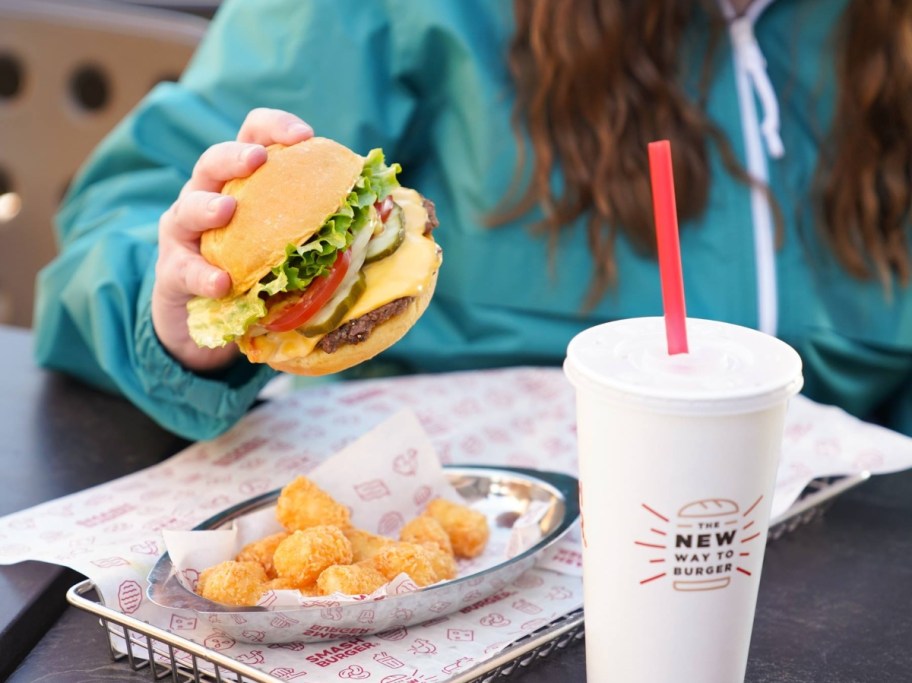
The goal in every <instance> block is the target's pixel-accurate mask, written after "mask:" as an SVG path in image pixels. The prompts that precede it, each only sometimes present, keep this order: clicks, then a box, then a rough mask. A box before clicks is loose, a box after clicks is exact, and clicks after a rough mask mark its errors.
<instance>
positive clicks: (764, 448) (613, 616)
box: [564, 318, 802, 683]
mask: <svg viewBox="0 0 912 683" xmlns="http://www.w3.org/2000/svg"><path fill="white" fill-rule="evenodd" d="M687 332H688V342H689V346H690V353H688V354H679V355H675V356H669V355H668V354H667V352H666V350H665V343H666V342H665V326H664V321H663V319H662V318H637V319H630V320H622V321H618V322H612V323H607V324H605V325H600V326H598V327H594V328H591V329H589V330H586V331H585V332H582V333H581V334H579V335H577V336H576V337H575V338H574V339H573V340H572V341H571V343H570V345H569V347H568V349H567V359H566V362H565V364H564V370H565V372H566V374H567V376H568V378H569V379H570V381H571V382H572V383H573V385H574V386H575V387H576V397H577V426H578V437H579V466H580V483H581V486H580V499H581V500H580V502H581V509H582V519H583V576H584V601H585V624H586V670H587V678H588V680H589V681H590V683H606V682H611V683H634V682H635V683H672V682H673V683H733V682H736V681H742V680H743V679H744V672H745V668H746V665H747V652H748V646H749V644H750V634H751V628H752V625H753V617H754V608H755V605H756V599H757V588H758V585H759V582H760V569H761V565H762V563H763V551H764V547H765V544H766V534H767V528H768V523H769V510H770V504H771V501H772V493H773V487H774V484H775V479H776V468H777V464H778V460H779V451H780V446H781V440H782V431H783V424H784V420H785V410H786V405H787V403H788V399H789V398H790V397H792V396H794V395H795V394H796V393H797V392H798V391H799V390H800V388H801V384H802V377H801V360H800V358H799V357H798V354H797V353H796V352H795V351H794V350H793V349H792V348H791V347H789V346H788V345H787V344H785V343H783V342H782V341H780V340H778V339H776V338H774V337H771V336H769V335H765V334H762V333H760V332H757V331H755V330H750V329H747V328H743V327H738V326H735V325H729V324H726V323H719V322H714V321H708V320H698V319H692V318H691V319H688V320H687Z"/></svg>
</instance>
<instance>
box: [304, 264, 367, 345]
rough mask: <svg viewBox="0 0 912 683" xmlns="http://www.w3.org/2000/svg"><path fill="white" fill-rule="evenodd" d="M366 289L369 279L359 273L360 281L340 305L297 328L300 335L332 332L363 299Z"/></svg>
mask: <svg viewBox="0 0 912 683" xmlns="http://www.w3.org/2000/svg"><path fill="white" fill-rule="evenodd" d="M366 289H367V278H366V277H364V273H358V279H357V280H355V281H354V282H353V283H352V286H351V289H349V290H348V294H346V295H345V297H344V298H343V299H341V300H340V301H339V303H338V304H336V305H335V306H332V307H330V306H327V308H328V309H329V310H327V311H325V312H321V313H319V314H318V315H317V316H316V317H315V318H313V319H311V321H310V322H308V323H306V324H305V325H302V326H301V327H299V328H297V331H298V333H299V334H303V335H304V336H305V337H319V336H320V335H324V334H327V333H329V332H332V331H333V330H334V329H336V328H337V327H338V326H339V323H341V322H342V318H344V317H345V314H346V313H348V312H349V311H350V310H351V309H352V306H354V305H355V303H356V302H357V301H358V299H360V298H361V295H362V294H364V290H366Z"/></svg>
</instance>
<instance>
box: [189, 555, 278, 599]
mask: <svg viewBox="0 0 912 683" xmlns="http://www.w3.org/2000/svg"><path fill="white" fill-rule="evenodd" d="M267 581H268V578H267V576H266V571H265V570H264V569H263V567H262V566H260V563H259V562H237V561H236V560H226V561H225V562H222V563H220V564H217V565H215V566H214V567H209V568H208V569H204V570H203V572H202V573H201V574H200V578H199V583H198V584H197V592H198V593H199V594H200V595H202V596H203V597H204V598H206V599H207V600H212V601H214V602H221V603H223V604H225V605H246V606H251V605H255V604H256V603H257V600H259V599H260V596H261V595H262V594H263V586H264V585H265V584H266V582H267Z"/></svg>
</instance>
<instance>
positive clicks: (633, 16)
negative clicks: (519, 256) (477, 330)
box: [495, 0, 912, 305]
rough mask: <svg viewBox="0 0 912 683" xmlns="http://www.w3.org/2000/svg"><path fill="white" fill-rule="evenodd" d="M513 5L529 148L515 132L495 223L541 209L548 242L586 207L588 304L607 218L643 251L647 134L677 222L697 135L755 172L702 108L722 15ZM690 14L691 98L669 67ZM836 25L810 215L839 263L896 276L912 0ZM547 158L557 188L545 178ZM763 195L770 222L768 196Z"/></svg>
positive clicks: (689, 195)
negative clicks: (513, 168)
mask: <svg viewBox="0 0 912 683" xmlns="http://www.w3.org/2000/svg"><path fill="white" fill-rule="evenodd" d="M514 11H515V15H516V25H517V28H516V33H515V36H514V39H513V42H512V44H511V46H510V53H509V68H510V72H511V75H512V77H513V80H514V84H515V87H516V93H517V97H516V104H515V109H514V112H513V118H514V129H515V130H516V132H517V139H518V141H519V148H520V159H519V162H518V164H519V165H518V168H519V169H522V168H524V165H525V162H526V156H527V155H528V150H527V145H526V138H525V135H524V133H527V134H528V140H529V144H530V146H531V149H532V155H533V158H534V160H533V163H532V167H531V168H532V171H531V177H529V182H528V184H527V185H526V187H525V189H524V191H523V193H522V195H521V196H520V198H519V199H518V200H517V199H515V195H513V194H511V195H508V199H507V205H508V206H509V208H508V209H507V210H505V211H501V212H500V213H499V214H498V215H497V216H496V217H495V221H501V220H506V219H509V218H513V217H516V216H518V215H521V214H523V213H525V212H526V211H528V210H529V209H530V208H531V207H532V206H533V205H535V204H536V203H538V204H540V205H541V207H542V209H543V211H544V219H543V220H542V223H541V225H540V226H538V227H539V228H540V229H542V230H543V231H544V232H545V233H546V234H547V235H548V238H549V239H550V240H551V242H552V244H556V242H557V238H558V235H559V233H560V231H561V230H562V229H563V228H564V227H565V226H568V225H570V224H571V223H572V222H574V221H575V220H576V219H578V218H579V217H581V216H585V217H586V222H587V235H588V241H589V246H590V250H591V253H592V258H593V261H594V266H595V271H594V272H595V275H594V278H593V282H592V286H591V288H590V292H589V297H588V300H587V302H586V303H587V305H592V304H594V303H595V302H596V301H597V300H598V298H600V297H601V296H602V295H603V294H604V293H605V291H606V290H607V289H608V287H609V286H610V285H611V284H612V283H613V282H614V281H615V280H616V277H617V273H616V269H615V261H614V242H615V239H616V237H617V233H618V231H622V232H623V233H624V235H625V236H626V237H627V239H628V240H629V241H630V242H631V243H632V244H633V245H634V246H635V247H637V248H639V249H641V250H644V251H647V252H654V250H655V241H654V229H653V223H652V210H651V206H652V195H651V190H650V186H649V172H648V162H647V159H646V154H645V148H646V145H647V143H648V142H649V141H650V140H654V139H657V138H660V137H661V138H667V139H669V140H671V143H672V146H673V148H674V165H675V168H674V172H675V184H676V189H677V198H678V202H677V205H678V213H679V215H680V217H681V218H682V219H688V218H692V217H695V216H698V215H700V214H701V213H702V212H703V211H704V209H705V207H706V201H707V196H708V189H709V183H710V180H711V178H710V173H709V162H708V145H709V143H710V142H712V143H714V144H715V145H716V148H717V149H718V151H719V152H720V153H721V156H722V160H723V163H724V165H725V167H726V169H727V171H728V172H729V173H731V174H732V175H733V176H734V177H736V178H738V179H739V180H741V181H742V182H745V183H748V184H752V185H756V184H757V181H756V180H753V179H751V178H750V177H749V176H748V174H747V173H746V171H745V170H744V168H743V166H742V165H741V164H740V163H739V162H738V160H737V159H736V157H735V155H734V153H733V151H732V148H731V145H730V143H729V141H728V140H727V139H726V138H725V136H724V135H723V134H722V132H721V130H720V129H719V127H718V126H716V125H715V124H714V123H713V122H712V121H710V119H709V118H708V116H707V115H706V113H705V109H704V97H705V92H706V89H707V88H708V84H709V82H710V79H711V76H712V58H713V48H714V45H715V43H716V42H717V41H718V40H719V37H720V36H721V35H722V34H723V30H722V29H723V28H724V22H723V20H722V17H721V14H720V12H719V11H718V9H717V7H716V3H715V1H714V0H662V1H656V2H652V1H650V2H640V1H639V0H514ZM698 11H699V12H700V14H701V17H702V20H704V21H708V22H709V25H710V30H709V32H708V34H709V36H710V38H709V44H708V45H707V46H706V50H705V56H704V58H703V64H702V68H701V70H700V83H699V91H700V93H701V95H700V97H699V98H698V99H697V101H694V100H693V99H692V98H691V97H688V96H687V95H686V94H685V91H684V89H683V87H682V85H681V81H680V76H681V75H682V74H679V73H678V68H679V65H680V64H681V54H680V52H681V46H682V36H683V34H684V30H685V28H686V26H687V25H688V24H689V23H690V22H691V21H693V20H694V18H695V17H696V16H697V13H698ZM842 24H843V26H842V30H841V34H840V41H841V43H840V44H841V50H840V54H841V55H842V59H841V61H840V65H839V67H838V82H839V95H838V101H837V108H836V114H835V119H834V123H833V127H832V131H831V132H830V134H829V136H828V138H827V140H825V141H824V144H823V152H822V153H821V157H820V163H819V165H818V169H817V174H816V182H815V189H816V194H815V198H816V199H817V200H819V202H820V203H821V205H822V208H821V210H820V212H819V215H820V216H821V228H822V231H823V233H824V235H825V236H826V238H827V240H828V242H829V244H830V245H831V246H832V249H833V251H834V253H835V254H836V256H837V258H838V259H839V261H840V262H841V263H842V264H843V266H844V267H845V268H846V269H847V271H848V272H850V273H852V274H853V275H855V276H857V277H859V278H868V277H871V276H872V274H874V273H876V274H877V275H878V276H879V277H880V278H881V280H883V281H884V283H885V284H887V283H889V282H890V281H891V279H890V276H891V274H893V275H896V276H897V277H898V278H899V279H900V281H901V282H902V283H903V284H905V283H907V282H908V280H909V276H910V255H909V249H908V245H907V243H906V238H905V232H904V231H905V229H906V227H907V226H908V224H909V219H910V206H912V100H910V98H912V3H909V2H908V0H851V4H850V7H849V9H848V10H847V12H846V15H845V17H844V19H843V22H842ZM558 168H559V169H560V170H561V171H562V178H563V183H562V187H561V188H560V191H559V192H558V191H557V190H556V189H555V188H554V187H553V185H552V183H551V178H552V175H553V172H554V171H555V169H558ZM521 174H522V171H519V172H518V173H517V179H518V178H520V177H521ZM514 190H515V187H514ZM764 191H766V189H765V188H764ZM510 197H513V199H512V200H511V199H510ZM773 207H774V210H775V211H776V212H777V215H776V220H777V222H780V223H781V220H782V217H781V215H778V204H776V203H775V202H773ZM552 253H553V250H552Z"/></svg>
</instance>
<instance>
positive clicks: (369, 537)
mask: <svg viewBox="0 0 912 683" xmlns="http://www.w3.org/2000/svg"><path fill="white" fill-rule="evenodd" d="M342 533H344V534H345V537H346V538H347V539H348V540H349V542H350V543H351V545H352V562H363V561H364V560H369V559H370V558H372V557H373V556H374V555H376V554H377V553H378V552H379V551H380V548H382V547H383V546H387V545H389V544H390V543H395V541H394V540H393V539H391V538H388V537H387V536H378V535H377V534H372V533H371V532H369V531H365V530H364V529H355V528H349V529H343V530H342Z"/></svg>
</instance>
